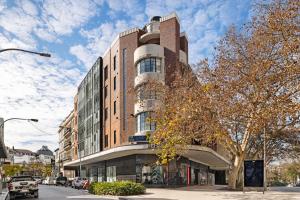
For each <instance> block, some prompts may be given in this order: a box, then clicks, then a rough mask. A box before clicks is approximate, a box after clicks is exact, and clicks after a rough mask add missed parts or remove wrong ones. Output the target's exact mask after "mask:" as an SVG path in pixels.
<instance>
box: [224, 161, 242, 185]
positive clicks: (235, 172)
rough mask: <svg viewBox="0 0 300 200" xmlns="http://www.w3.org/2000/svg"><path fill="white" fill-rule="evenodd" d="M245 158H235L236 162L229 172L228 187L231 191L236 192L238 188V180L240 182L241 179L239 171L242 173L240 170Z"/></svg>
mask: <svg viewBox="0 0 300 200" xmlns="http://www.w3.org/2000/svg"><path fill="white" fill-rule="evenodd" d="M243 160H244V159H243V156H242V157H240V156H235V160H234V163H233V165H232V167H231V169H230V171H229V177H228V187H229V188H230V189H233V190H235V189H236V186H237V180H238V177H239V171H240V168H241V166H242V163H243Z"/></svg>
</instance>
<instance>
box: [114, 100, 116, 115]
mask: <svg viewBox="0 0 300 200" xmlns="http://www.w3.org/2000/svg"><path fill="white" fill-rule="evenodd" d="M116 113H117V102H116V101H114V115H115V114H116Z"/></svg>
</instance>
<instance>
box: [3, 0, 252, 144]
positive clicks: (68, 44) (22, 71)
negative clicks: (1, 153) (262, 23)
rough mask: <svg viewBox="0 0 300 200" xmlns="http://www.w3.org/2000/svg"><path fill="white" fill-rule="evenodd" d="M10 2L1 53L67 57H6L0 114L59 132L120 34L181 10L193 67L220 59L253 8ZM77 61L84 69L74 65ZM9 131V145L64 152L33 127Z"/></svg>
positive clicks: (176, 0) (95, 0)
mask: <svg viewBox="0 0 300 200" xmlns="http://www.w3.org/2000/svg"><path fill="white" fill-rule="evenodd" d="M7 2H8V1H7V0H0V48H8V47H19V48H24V49H29V50H36V49H43V50H45V51H48V50H49V51H52V52H55V50H57V52H58V53H60V55H56V54H53V55H52V57H51V58H50V59H49V58H43V57H36V56H33V55H28V54H26V55H25V54H19V53H14V52H6V53H2V54H1V55H0V91H1V95H0V116H1V117H5V118H8V117H15V116H17V117H30V118H39V120H40V122H39V123H38V124H36V125H37V126H38V127H39V128H40V129H42V130H44V131H45V132H47V133H51V134H55V133H56V132H57V127H58V124H59V123H60V122H61V120H62V119H63V118H64V117H65V116H66V115H67V114H68V112H69V111H70V110H71V109H72V108H73V97H74V95H75V93H76V87H77V86H78V83H79V82H81V80H82V77H83V76H84V73H83V72H81V71H79V69H82V68H81V65H82V64H84V65H85V66H86V69H89V68H90V67H91V66H92V64H93V63H94V62H95V61H96V59H97V57H98V56H101V55H103V53H104V51H105V50H106V49H107V48H108V47H109V46H110V44H111V42H112V41H113V39H114V38H115V37H116V35H117V34H118V33H119V32H122V31H124V30H126V29H129V28H133V27H136V26H138V27H142V26H143V25H144V24H145V23H148V20H149V19H150V18H151V17H152V16H154V15H161V16H164V15H167V14H169V13H171V12H173V11H176V12H177V14H178V16H179V18H180V20H181V31H186V32H187V34H188V36H189V47H190V48H189V58H190V59H189V60H190V63H196V62H198V61H199V59H202V58H204V57H206V56H209V55H210V53H212V51H213V46H214V45H215V44H216V42H217V41H218V40H219V39H220V37H221V36H222V35H223V31H224V30H225V29H226V27H227V26H228V25H229V24H231V23H235V22H241V21H242V20H244V18H245V16H244V15H247V14H245V13H244V12H246V10H247V6H248V5H249V1H234V0H232V1H224V2H223V1H213V0H201V1H200V0H189V1H186V0H166V1H159V0H147V2H146V4H145V5H144V4H143V3H144V1H143V2H142V3H141V1H138V0H107V1H106V2H107V5H106V6H102V5H103V2H104V0H84V1H82V0H51V1H32V0H16V1H12V3H11V2H10V4H13V6H10V7H7ZM107 7H109V9H107V10H103V9H102V10H101V8H107ZM96 16H97V17H99V18H96ZM91 19H93V21H92V20H91ZM101 20H103V21H101ZM77 30H80V31H79V34H78V33H77V32H76V31H77ZM36 36H37V37H36ZM37 38H39V39H41V40H42V42H40V40H37ZM44 41H47V42H49V43H44ZM51 42H54V43H55V44H52V43H51ZM45 44H47V45H48V44H49V46H45ZM53 46H55V47H53ZM53 49H54V50H53ZM70 55H74V56H75V57H76V58H77V63H73V62H74V61H73V60H72V61H71V60H68V58H69V59H72V58H71V57H70ZM62 56H66V57H65V58H64V59H63V58H61V57H62ZM75 62H76V61H75ZM5 132H6V134H5V141H6V143H7V144H8V145H10V146H12V145H15V146H16V148H18V147H19V148H26V147H28V148H29V149H35V150H36V149H38V148H40V146H41V145H42V144H43V142H45V141H49V144H50V148H52V149H53V148H55V147H56V146H57V136H56V135H49V136H43V137H42V136H40V135H41V133H40V132H39V131H37V130H36V129H35V128H34V127H32V125H30V124H28V123H26V122H13V121H12V122H9V123H8V124H6V126H5Z"/></svg>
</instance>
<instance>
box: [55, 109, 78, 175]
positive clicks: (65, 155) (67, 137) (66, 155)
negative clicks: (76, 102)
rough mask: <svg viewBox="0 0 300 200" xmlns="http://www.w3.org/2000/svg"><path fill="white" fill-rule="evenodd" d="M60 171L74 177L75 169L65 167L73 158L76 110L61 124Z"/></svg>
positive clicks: (59, 131)
mask: <svg viewBox="0 0 300 200" xmlns="http://www.w3.org/2000/svg"><path fill="white" fill-rule="evenodd" d="M58 133H59V150H58V154H59V156H58V157H59V161H58V162H59V172H62V173H63V174H64V176H66V177H69V178H73V177H74V176H75V171H74V170H73V169H68V167H64V164H65V163H67V162H70V161H72V160H73V157H72V156H73V148H74V146H73V145H72V144H73V138H72V136H73V135H74V134H75V129H74V110H72V111H71V112H70V113H69V115H68V116H67V117H66V118H65V119H64V120H63V122H62V123H61V124H60V126H59V130H58Z"/></svg>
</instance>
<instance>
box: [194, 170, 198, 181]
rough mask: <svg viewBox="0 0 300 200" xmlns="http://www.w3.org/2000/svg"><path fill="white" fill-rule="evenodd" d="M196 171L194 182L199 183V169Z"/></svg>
mask: <svg viewBox="0 0 300 200" xmlns="http://www.w3.org/2000/svg"><path fill="white" fill-rule="evenodd" d="M194 173H195V181H194V184H195V185H198V184H199V169H194Z"/></svg>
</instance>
